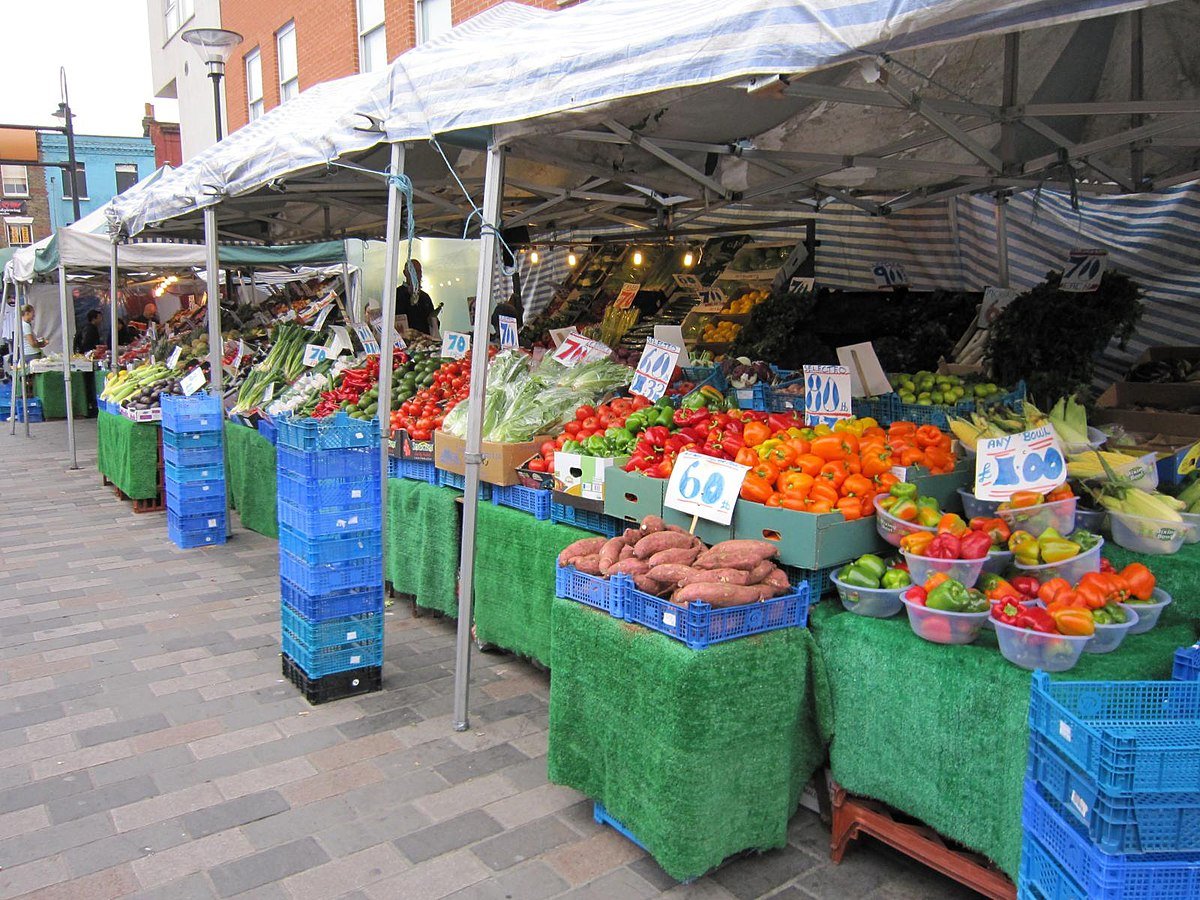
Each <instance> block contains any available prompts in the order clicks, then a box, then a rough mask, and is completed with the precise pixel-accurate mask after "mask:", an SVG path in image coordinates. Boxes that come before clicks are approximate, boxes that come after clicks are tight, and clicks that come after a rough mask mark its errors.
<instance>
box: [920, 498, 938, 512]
mask: <svg viewBox="0 0 1200 900" xmlns="http://www.w3.org/2000/svg"><path fill="white" fill-rule="evenodd" d="M917 509H935V510H938V512H939V513H940V512H941V507H940V506H939V505H938V502H937V498H936V497H918V498H917Z"/></svg>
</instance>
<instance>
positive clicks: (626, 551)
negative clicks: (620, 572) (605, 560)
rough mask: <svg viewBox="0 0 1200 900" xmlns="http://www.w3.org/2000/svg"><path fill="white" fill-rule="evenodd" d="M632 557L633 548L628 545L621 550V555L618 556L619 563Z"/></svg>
mask: <svg viewBox="0 0 1200 900" xmlns="http://www.w3.org/2000/svg"><path fill="white" fill-rule="evenodd" d="M632 556H633V547H631V546H630V545H629V544H626V545H625V546H624V547H622V548H621V553H620V555H618V556H617V561H618V562H620V561H621V560H623V559H629V558H631V557H632Z"/></svg>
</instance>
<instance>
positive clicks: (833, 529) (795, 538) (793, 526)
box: [733, 501, 888, 569]
mask: <svg viewBox="0 0 1200 900" xmlns="http://www.w3.org/2000/svg"><path fill="white" fill-rule="evenodd" d="M734 521H735V522H736V527H735V528H734V534H733V536H734V537H735V538H739V539H740V538H746V539H748V540H756V541H769V542H770V543H772V544H775V545H776V546H777V547H778V548H779V561H780V562H782V563H783V564H784V565H788V566H796V567H798V568H801V569H824V568H826V567H828V566H836V565H840V564H841V563H844V562H849V561H850V560H852V559H857V558H858V557H860V556H862V555H863V554H864V553H879V552H881V551H883V552H886V551H887V549H888V545H887V544H886V543H884V541H883V538H881V537H880V536H879V534H878V532H877V531H876V530H875V517H874V516H868V517H866V518H862V519H855V520H854V521H853V522H847V521H846V520H845V518H843V517H842V514H841V513H839V512H833V513H823V514H821V515H816V514H814V513H806V512H797V511H795V510H791V509H783V508H782V507H770V506H764V505H762V504H761V503H747V502H745V501H738V504H737V510H736V512H735V513H734Z"/></svg>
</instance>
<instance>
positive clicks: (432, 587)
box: [384, 478, 460, 616]
mask: <svg viewBox="0 0 1200 900" xmlns="http://www.w3.org/2000/svg"><path fill="white" fill-rule="evenodd" d="M458 496H459V493H458V491H455V490H452V489H451V488H443V487H438V486H437V485H434V484H426V483H425V482H423V481H410V480H408V479H406V478H390V479H388V509H387V519H386V521H385V523H384V560H385V570H384V571H385V572H386V573H387V580H388V581H390V582H391V583H392V587H393V588H394V589H395V590H396V591H398V592H399V593H401V594H411V595H413V596H414V597H416V600H417V605H418V606H421V607H424V608H426V609H435V610H438V611H439V612H442V613H445V614H446V615H448V616H457V615H458V592H457V587H458V556H459V546H460V545H459V528H460V520H459V511H458V504H456V503H455V502H454V500H455V498H456V497H458Z"/></svg>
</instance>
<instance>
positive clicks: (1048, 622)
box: [1014, 606, 1058, 634]
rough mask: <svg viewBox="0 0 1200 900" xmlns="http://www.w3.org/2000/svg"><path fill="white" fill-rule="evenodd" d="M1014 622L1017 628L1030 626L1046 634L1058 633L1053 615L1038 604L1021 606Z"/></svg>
mask: <svg viewBox="0 0 1200 900" xmlns="http://www.w3.org/2000/svg"><path fill="white" fill-rule="evenodd" d="M1014 624H1015V625H1016V626H1017V627H1018V628H1031V629H1033V630H1034V631H1041V632H1045V633H1046V634H1058V626H1057V625H1055V624H1054V617H1053V616H1051V615H1050V613H1048V612H1046V610H1044V609H1042V608H1041V607H1040V606H1023V608H1022V610H1021V612H1020V614H1019V615H1018V616H1017V621H1016V622H1015V623H1014Z"/></svg>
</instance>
